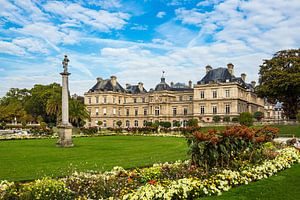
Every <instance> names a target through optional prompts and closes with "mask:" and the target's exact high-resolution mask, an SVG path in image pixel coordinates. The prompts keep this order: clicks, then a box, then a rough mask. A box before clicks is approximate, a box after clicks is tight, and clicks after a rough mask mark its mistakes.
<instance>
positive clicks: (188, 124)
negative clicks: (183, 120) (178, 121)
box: [186, 119, 198, 127]
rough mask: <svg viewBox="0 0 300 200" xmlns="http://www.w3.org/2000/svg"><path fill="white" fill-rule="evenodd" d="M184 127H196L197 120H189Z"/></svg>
mask: <svg viewBox="0 0 300 200" xmlns="http://www.w3.org/2000/svg"><path fill="white" fill-rule="evenodd" d="M186 125H187V126H189V127H198V119H190V120H188V121H187V124H186Z"/></svg>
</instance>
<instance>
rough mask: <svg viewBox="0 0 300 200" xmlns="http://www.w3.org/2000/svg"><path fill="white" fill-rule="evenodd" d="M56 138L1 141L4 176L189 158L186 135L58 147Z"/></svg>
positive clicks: (113, 139)
mask: <svg viewBox="0 0 300 200" xmlns="http://www.w3.org/2000/svg"><path fill="white" fill-rule="evenodd" d="M55 143H56V140H54V139H36V140H14V141H0V180H1V179H6V180H10V181H24V180H33V179H37V178H41V177H43V176H52V177H57V176H64V175H67V174H70V173H71V171H73V170H75V169H76V170H78V171H87V170H96V171H106V170H111V169H112V168H113V167H114V166H122V167H124V168H134V167H141V166H146V165H151V164H153V163H157V162H166V161H176V160H179V159H181V160H183V159H187V158H188V157H187V145H186V141H185V139H184V138H175V137H143V136H105V137H91V138H76V139H74V144H75V146H74V147H73V148H58V147H56V146H55Z"/></svg>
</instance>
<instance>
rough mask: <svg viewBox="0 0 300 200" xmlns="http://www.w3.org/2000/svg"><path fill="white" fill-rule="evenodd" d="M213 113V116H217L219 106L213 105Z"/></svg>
mask: <svg viewBox="0 0 300 200" xmlns="http://www.w3.org/2000/svg"><path fill="white" fill-rule="evenodd" d="M212 112H213V114H217V112H218V111H217V106H216V105H213V106H212Z"/></svg>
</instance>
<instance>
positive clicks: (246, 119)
mask: <svg viewBox="0 0 300 200" xmlns="http://www.w3.org/2000/svg"><path fill="white" fill-rule="evenodd" d="M239 122H240V124H241V125H245V126H252V125H253V116H252V114H251V113H249V112H242V113H241V114H240V117H239Z"/></svg>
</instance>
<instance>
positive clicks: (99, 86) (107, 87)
mask: <svg viewBox="0 0 300 200" xmlns="http://www.w3.org/2000/svg"><path fill="white" fill-rule="evenodd" d="M94 91H113V92H123V93H126V90H125V89H124V88H123V87H122V86H121V85H120V84H119V83H118V82H116V85H115V86H113V84H112V80H111V79H105V80H103V79H102V78H97V83H96V84H95V85H94V86H93V87H92V88H91V89H90V90H89V92H94Z"/></svg>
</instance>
